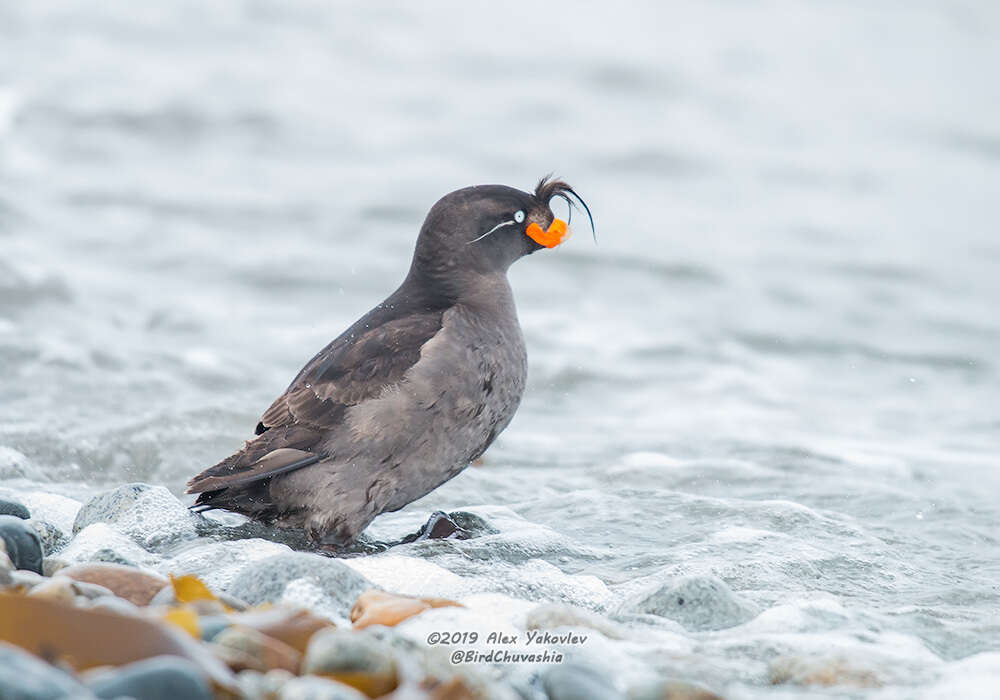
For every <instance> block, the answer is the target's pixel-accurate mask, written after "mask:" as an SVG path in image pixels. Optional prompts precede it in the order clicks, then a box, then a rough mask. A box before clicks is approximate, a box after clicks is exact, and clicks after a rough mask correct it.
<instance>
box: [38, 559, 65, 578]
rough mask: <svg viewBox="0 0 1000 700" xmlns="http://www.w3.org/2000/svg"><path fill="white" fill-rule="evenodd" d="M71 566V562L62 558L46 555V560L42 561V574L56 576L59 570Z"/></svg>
mask: <svg viewBox="0 0 1000 700" xmlns="http://www.w3.org/2000/svg"><path fill="white" fill-rule="evenodd" d="M67 566H69V562H66V561H64V560H62V559H56V558H54V557H49V556H46V557H45V561H43V562H42V575H43V576H55V575H56V574H57V573H58V572H60V571H62V570H63V569H65V568H66V567H67Z"/></svg>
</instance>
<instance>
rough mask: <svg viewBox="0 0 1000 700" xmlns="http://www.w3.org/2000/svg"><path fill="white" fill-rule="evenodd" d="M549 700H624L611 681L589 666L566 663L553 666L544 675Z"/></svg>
mask: <svg viewBox="0 0 1000 700" xmlns="http://www.w3.org/2000/svg"><path fill="white" fill-rule="evenodd" d="M544 686H545V692H546V694H547V695H548V696H549V700H624V697H625V696H624V695H622V693H621V692H619V690H618V689H617V688H615V686H614V684H613V683H612V682H611V680H610V679H609V678H608V677H607V676H605V675H604V674H602V673H601V672H600V671H598V670H597V669H595V668H592V667H590V666H584V665H582V664H578V663H567V664H561V665H559V666H553V667H552V669H551V670H550V671H549V672H548V673H547V674H545V681H544Z"/></svg>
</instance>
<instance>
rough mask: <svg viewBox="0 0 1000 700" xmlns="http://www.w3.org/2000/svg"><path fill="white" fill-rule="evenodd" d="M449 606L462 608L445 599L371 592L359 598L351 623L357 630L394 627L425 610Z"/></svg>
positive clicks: (352, 613)
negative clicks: (381, 626) (382, 626)
mask: <svg viewBox="0 0 1000 700" xmlns="http://www.w3.org/2000/svg"><path fill="white" fill-rule="evenodd" d="M449 606H453V607H459V608H460V607H462V606H461V605H460V604H459V603H456V602H455V601H453V600H447V599H444V598H415V597H411V596H404V595H396V594H395V593H387V592H386V591H377V590H371V591H365V592H364V593H362V594H361V595H360V596H358V599H357V601H355V603H354V606H353V607H352V608H351V622H352V623H354V628H355V629H364V628H365V627H370V626H371V625H385V626H386V627H393V626H395V625H398V624H399V623H400V622H402V621H403V620H406V619H407V618H410V617H413V616H414V615H419V614H420V613H422V612H424V611H425V610H430V609H432V608H443V607H449Z"/></svg>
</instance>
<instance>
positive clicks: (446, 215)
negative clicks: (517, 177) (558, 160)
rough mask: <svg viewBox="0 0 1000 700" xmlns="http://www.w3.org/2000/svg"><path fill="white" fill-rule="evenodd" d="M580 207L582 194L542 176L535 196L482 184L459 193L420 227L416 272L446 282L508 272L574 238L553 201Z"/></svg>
mask: <svg viewBox="0 0 1000 700" xmlns="http://www.w3.org/2000/svg"><path fill="white" fill-rule="evenodd" d="M555 198H561V199H564V200H565V201H566V202H567V203H568V204H569V205H570V211H571V212H572V208H573V206H575V205H576V204H577V203H579V205H580V206H582V207H583V209H584V211H586V213H587V216H588V217H590V224H591V229H593V217H591V216H590V210H589V209H588V208H587V205H586V203H585V202H584V201H583V200H582V199H581V198H580V196H579V195H577V193H576V192H575V191H574V190H573V188H572V187H570V186H569V185H568V184H566V183H565V182H563V181H562V180H554V179H551V177H544V178H542V179H541V180H540V181H539V183H538V185H537V186H536V187H535V191H534V192H523V191H521V190H518V189H515V188H513V187H507V186H505V185H478V186H474V187H465V188H463V189H460V190H456V191H455V192H452V193H450V194H447V195H445V196H444V197H442V198H441V199H440V200H438V202H437V203H436V204H435V205H434V206H433V207H432V208H431V210H430V212H429V213H428V214H427V218H426V219H425V220H424V225H423V226H422V227H421V229H420V236H419V237H418V239H417V246H416V250H415V251H414V254H413V266H412V268H411V274H418V275H419V276H420V277H423V278H429V279H431V280H439V281H440V282H441V283H443V284H454V283H455V282H457V281H458V280H460V279H461V278H463V277H468V276H470V275H473V276H474V275H495V274H503V273H506V271H507V269H508V268H509V267H510V266H511V264H512V263H513V262H514V261H516V260H518V259H519V258H522V257H524V256H525V255H530V254H531V253H534V252H535V251H537V250H541V249H543V248H555V247H556V246H558V245H560V244H561V243H563V242H565V241H566V240H567V239H568V238H569V236H570V229H569V225H568V223H567V222H565V221H563V220H562V219H557V218H556V216H555V214H553V213H552V209H551V206H550V204H551V201H552V200H553V199H555Z"/></svg>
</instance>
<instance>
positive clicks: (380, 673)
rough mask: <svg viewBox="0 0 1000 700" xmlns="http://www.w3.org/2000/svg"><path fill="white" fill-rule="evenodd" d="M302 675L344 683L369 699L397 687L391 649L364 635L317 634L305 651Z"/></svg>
mask: <svg viewBox="0 0 1000 700" xmlns="http://www.w3.org/2000/svg"><path fill="white" fill-rule="evenodd" d="M302 672H303V673H312V674H314V675H317V676H322V677H324V678H329V679H332V680H335V681H338V682H341V683H346V684H347V685H350V686H352V687H354V688H356V689H357V690H360V691H361V692H362V693H364V694H365V695H367V696H369V697H372V698H377V697H379V696H382V695H385V694H386V693H390V692H392V691H393V690H394V689H395V688H396V686H397V685H398V678H397V670H396V659H395V656H394V655H393V651H392V648H391V647H389V646H388V645H386V644H385V643H383V642H380V641H379V640H377V639H376V638H375V637H373V636H371V635H369V634H368V633H366V632H353V631H351V630H339V629H331V630H323V631H322V632H317V633H316V634H315V635H314V636H313V638H312V641H311V642H310V643H309V648H308V649H307V650H306V655H305V658H304V659H303V661H302Z"/></svg>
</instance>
